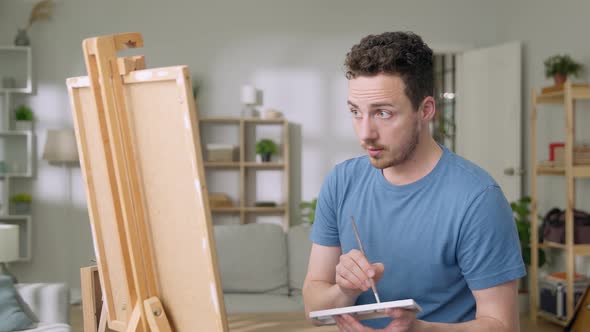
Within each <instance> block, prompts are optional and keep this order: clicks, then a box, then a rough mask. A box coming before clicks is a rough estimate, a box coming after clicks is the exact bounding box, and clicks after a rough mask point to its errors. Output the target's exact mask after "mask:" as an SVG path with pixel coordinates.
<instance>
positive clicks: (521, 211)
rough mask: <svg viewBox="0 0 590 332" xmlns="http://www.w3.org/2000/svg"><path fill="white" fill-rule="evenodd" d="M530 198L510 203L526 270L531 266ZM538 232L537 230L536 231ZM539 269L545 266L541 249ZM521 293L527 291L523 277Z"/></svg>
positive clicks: (539, 252)
mask: <svg viewBox="0 0 590 332" xmlns="http://www.w3.org/2000/svg"><path fill="white" fill-rule="evenodd" d="M530 204H531V198H530V197H528V196H525V197H522V198H520V199H519V200H517V201H515V202H511V203H510V207H511V208H512V212H513V215H514V221H515V222H516V228H517V230H518V238H519V239H520V248H521V250H522V259H523V261H524V264H525V265H526V266H527V268H528V267H529V266H530V265H531V223H530V220H529V215H530V213H531V211H530V209H529V205H530ZM537 232H538V230H537ZM538 256H539V262H538V265H539V267H541V266H543V265H544V264H545V252H544V251H543V250H542V249H539V251H538ZM520 291H521V292H527V291H528V279H527V278H526V277H525V278H523V280H522V283H521V285H520Z"/></svg>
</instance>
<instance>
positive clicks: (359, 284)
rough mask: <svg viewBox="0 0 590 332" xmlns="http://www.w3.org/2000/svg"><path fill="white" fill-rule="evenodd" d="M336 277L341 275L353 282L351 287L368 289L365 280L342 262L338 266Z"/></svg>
mask: <svg viewBox="0 0 590 332" xmlns="http://www.w3.org/2000/svg"><path fill="white" fill-rule="evenodd" d="M336 277H341V278H342V279H343V280H346V281H348V282H349V283H351V284H353V287H351V288H355V289H362V290H366V285H365V284H364V282H363V281H362V280H361V279H360V278H359V277H358V276H357V274H356V273H354V272H352V271H351V270H350V269H349V268H348V267H347V266H346V264H343V263H341V264H338V265H337V266H336Z"/></svg>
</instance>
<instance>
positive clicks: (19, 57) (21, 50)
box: [0, 45, 36, 262]
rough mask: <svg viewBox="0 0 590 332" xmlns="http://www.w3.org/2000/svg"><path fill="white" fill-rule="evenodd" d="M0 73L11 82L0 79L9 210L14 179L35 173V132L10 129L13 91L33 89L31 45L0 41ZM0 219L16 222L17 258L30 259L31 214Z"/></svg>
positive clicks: (0, 136) (2, 177)
mask: <svg viewBox="0 0 590 332" xmlns="http://www.w3.org/2000/svg"><path fill="white" fill-rule="evenodd" d="M0 77H12V78H13V79H14V84H15V85H14V86H11V87H4V86H3V82H2V81H0V99H1V100H2V102H1V104H0V110H1V113H0V114H1V115H2V117H1V118H0V120H1V121H0V144H2V150H1V151H2V155H0V160H3V161H4V162H5V163H6V165H5V166H6V167H5V169H4V170H5V172H4V173H0V184H1V185H2V191H1V196H0V204H1V206H2V209H3V211H6V212H9V211H10V205H11V204H10V197H11V196H12V195H14V194H16V193H17V192H15V191H14V190H13V189H12V184H13V181H23V180H13V179H30V178H33V177H34V173H35V171H34V170H35V164H34V162H35V157H36V154H35V134H34V132H33V130H24V131H23V130H10V128H11V127H12V126H11V124H12V123H13V121H12V118H13V116H12V114H13V111H14V108H15V106H16V105H15V104H16V103H15V102H14V100H13V95H17V94H31V93H33V90H34V89H33V65H32V49H31V47H29V46H13V45H0ZM0 223H6V224H15V225H18V226H19V233H20V235H19V237H20V238H19V245H20V256H21V258H20V260H19V261H25V262H26V261H30V260H31V259H32V239H33V237H32V234H33V225H32V217H31V215H12V214H0Z"/></svg>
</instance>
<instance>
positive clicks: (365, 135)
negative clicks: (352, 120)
mask: <svg viewBox="0 0 590 332" xmlns="http://www.w3.org/2000/svg"><path fill="white" fill-rule="evenodd" d="M377 136H378V135H377V128H375V123H374V121H373V119H371V117H368V116H367V117H364V118H363V119H362V120H361V123H360V126H359V139H360V140H361V141H363V142H371V141H375V140H376V139H377Z"/></svg>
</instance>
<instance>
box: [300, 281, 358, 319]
mask: <svg viewBox="0 0 590 332" xmlns="http://www.w3.org/2000/svg"><path fill="white" fill-rule="evenodd" d="M359 295H360V294H359V293H358V292H353V291H350V292H347V291H345V290H343V289H341V288H340V286H338V285H337V284H331V283H329V282H326V281H308V282H307V283H306V284H305V286H304V288H303V300H304V302H305V310H306V312H308V313H309V312H310V311H315V310H324V309H332V308H340V307H346V306H350V305H353V304H354V302H355V301H356V299H357V298H358V296H359Z"/></svg>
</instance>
